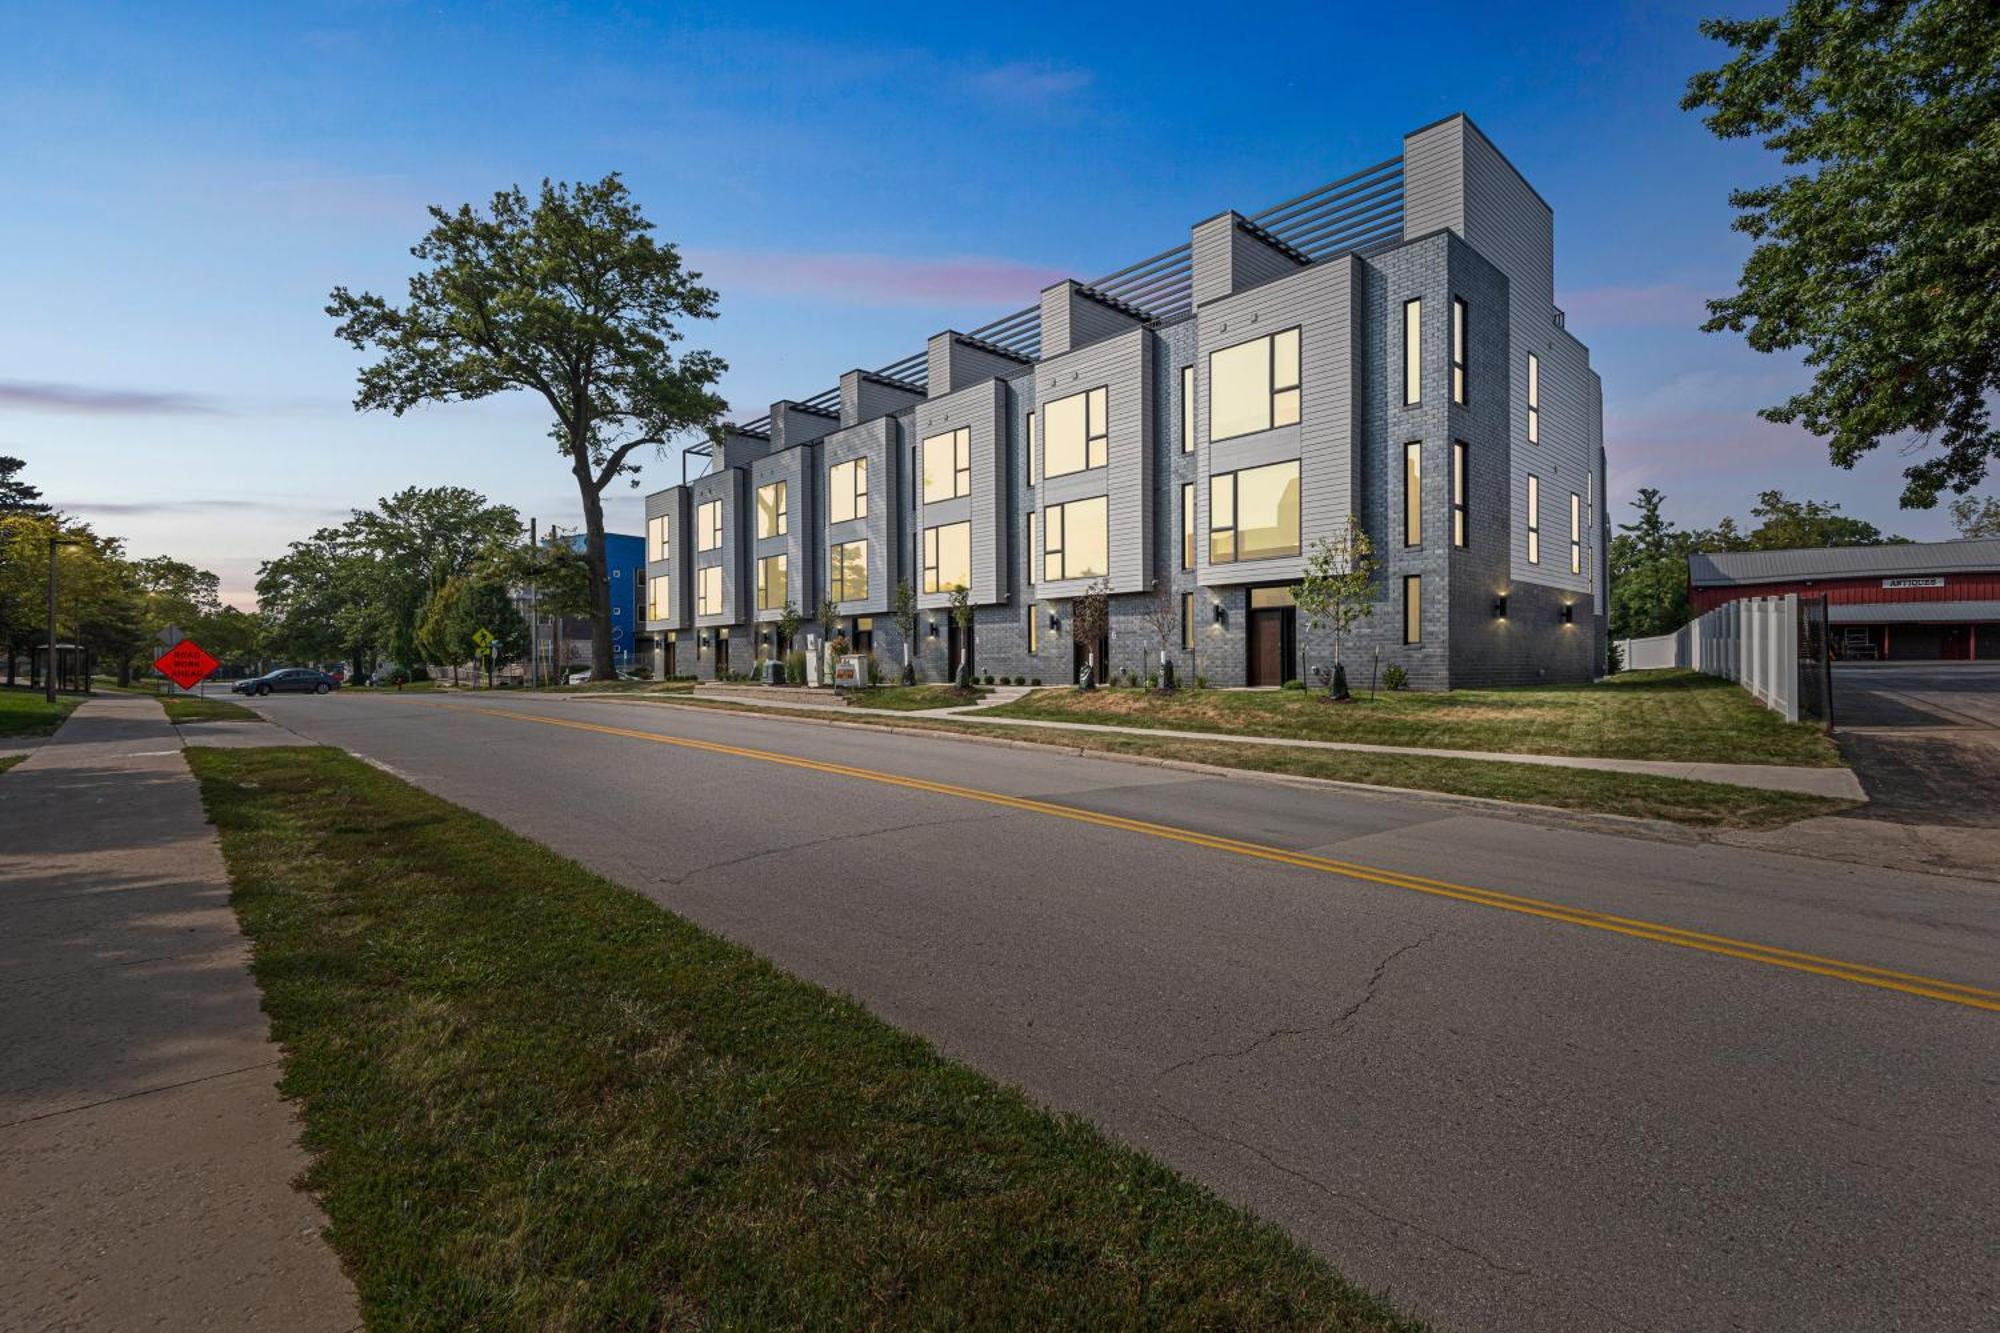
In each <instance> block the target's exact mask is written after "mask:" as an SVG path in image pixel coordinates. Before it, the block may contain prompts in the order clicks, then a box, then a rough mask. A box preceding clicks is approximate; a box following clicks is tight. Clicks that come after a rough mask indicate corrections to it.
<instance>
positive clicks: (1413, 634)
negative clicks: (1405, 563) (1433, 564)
mask: <svg viewBox="0 0 2000 1333" xmlns="http://www.w3.org/2000/svg"><path fill="white" fill-rule="evenodd" d="M1423 641H1424V580H1423V576H1422V575H1421V574H1411V575H1409V576H1408V577H1406V578H1405V579H1404V580H1403V642H1404V643H1422V642H1423Z"/></svg>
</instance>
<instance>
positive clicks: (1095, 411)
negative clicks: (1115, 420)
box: [1042, 389, 1111, 477]
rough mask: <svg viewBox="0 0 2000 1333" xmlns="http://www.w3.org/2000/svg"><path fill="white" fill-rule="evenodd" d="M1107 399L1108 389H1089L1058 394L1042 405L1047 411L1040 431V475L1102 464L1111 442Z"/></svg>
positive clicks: (1108, 396) (1054, 474)
mask: <svg viewBox="0 0 2000 1333" xmlns="http://www.w3.org/2000/svg"><path fill="white" fill-rule="evenodd" d="M1110 402H1111V394H1110V391H1109V390H1108V389H1088V390H1085V391H1084V392H1082V393H1073V394H1071V395H1069V397H1067V398H1058V399H1056V400H1055V401H1054V402H1053V403H1050V404H1049V405H1048V406H1047V407H1045V408H1043V409H1042V410H1043V412H1044V413H1046V414H1047V417H1046V420H1047V425H1046V426H1044V427H1043V433H1042V475H1044V476H1048V477H1066V476H1068V475H1069V474H1070V473H1072V472H1083V471H1087V470H1088V469H1090V468H1094V467H1103V466H1104V464H1105V461H1106V459H1107V457H1108V456H1109V453H1110V444H1111V433H1110V426H1109V424H1108V423H1109V421H1110V410H1111V409H1110Z"/></svg>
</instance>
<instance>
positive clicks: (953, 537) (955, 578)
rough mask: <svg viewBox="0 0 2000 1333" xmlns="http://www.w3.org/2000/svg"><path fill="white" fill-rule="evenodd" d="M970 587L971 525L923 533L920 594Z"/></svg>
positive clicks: (958, 525)
mask: <svg viewBox="0 0 2000 1333" xmlns="http://www.w3.org/2000/svg"><path fill="white" fill-rule="evenodd" d="M971 586H972V524H970V523H947V524H945V525H943V526H942V527H936V528H925V529H924V591H925V592H950V591H951V590H952V589H953V588H970V587H971Z"/></svg>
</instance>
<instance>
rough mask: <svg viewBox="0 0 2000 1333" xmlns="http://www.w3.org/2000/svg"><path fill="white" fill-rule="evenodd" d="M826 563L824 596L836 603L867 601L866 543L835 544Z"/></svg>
mask: <svg viewBox="0 0 2000 1333" xmlns="http://www.w3.org/2000/svg"><path fill="white" fill-rule="evenodd" d="M827 554H828V559H827V562H826V595H827V596H828V597H830V598H831V599H833V600H834V601H836V602H865V601H867V600H868V543H867V542H865V541H859V542H836V543H834V546H833V549H832V550H831V551H829V552H828V553H827Z"/></svg>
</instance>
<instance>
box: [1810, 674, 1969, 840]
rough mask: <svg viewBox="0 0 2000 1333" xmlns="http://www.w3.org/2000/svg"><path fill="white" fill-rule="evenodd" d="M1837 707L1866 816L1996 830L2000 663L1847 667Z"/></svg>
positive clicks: (1837, 682) (1837, 683) (1837, 688)
mask: <svg viewBox="0 0 2000 1333" xmlns="http://www.w3.org/2000/svg"><path fill="white" fill-rule="evenodd" d="M1833 706H1834V720H1835V721H1836V722H1837V723H1838V724H1839V725H1838V735H1839V737H1840V748H1841V753H1842V754H1844V755H1845V756H1846V758H1847V761H1848V763H1849V764H1851V765H1853V767H1854V771H1855V773H1856V775H1857V776H1859V777H1860V779H1861V784H1862V786H1863V787H1864V788H1865V789H1866V790H1867V792H1868V798H1869V803H1868V805H1867V806H1866V807H1864V808H1863V810H1862V811H1861V817H1862V818H1868V819H1876V820H1884V821H1888V822H1892V823H1902V824H1922V825H1933V826H1940V827H1946V828H1982V829H1996V828H2000V662H1912V663H1883V664H1881V665H1875V664H1872V663H1857V664H1852V665H1842V666H1840V667H1838V668H1836V670H1835V674H1834V683H1833Z"/></svg>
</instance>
